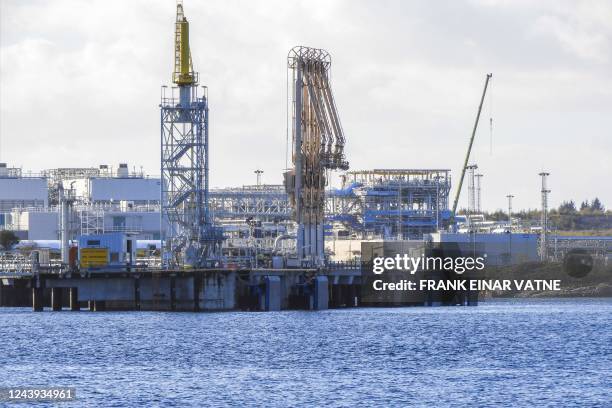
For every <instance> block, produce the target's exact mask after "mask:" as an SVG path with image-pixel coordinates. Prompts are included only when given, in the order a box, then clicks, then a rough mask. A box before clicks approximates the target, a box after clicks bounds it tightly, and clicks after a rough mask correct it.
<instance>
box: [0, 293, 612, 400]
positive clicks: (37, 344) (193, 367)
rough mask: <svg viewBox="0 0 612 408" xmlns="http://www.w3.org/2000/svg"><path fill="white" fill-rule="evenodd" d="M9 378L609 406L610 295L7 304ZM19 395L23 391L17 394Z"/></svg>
mask: <svg viewBox="0 0 612 408" xmlns="http://www.w3.org/2000/svg"><path fill="white" fill-rule="evenodd" d="M0 341H1V342H2V353H1V354H0V376H1V377H0V378H1V379H0V383H1V385H2V386H43V385H47V386H73V387H76V389H77V396H78V401H76V402H73V403H62V404H61V406H105V407H112V406H116V407H124V406H140V405H142V406H180V407H183V406H221V405H239V406H244V405H248V406H252V405H258V406H262V405H265V406H300V407H304V406H323V405H324V406H327V407H333V406H412V405H416V406H436V407H438V406H449V405H454V406H479V407H481V406H497V405H502V406H533V405H537V406H564V407H569V406H612V299H579V300H576V299H571V300H569V299H568V300H559V299H552V300H551V299H548V300H497V301H489V302H486V303H481V305H480V306H478V307H446V308H397V309H352V310H330V311H325V312H280V313H252V312H250V313H238V312H236V313H147V312H117V313H115V312H99V313H92V312H85V311H83V312H68V311H65V312H61V313H58V312H44V313H33V312H31V311H30V310H29V309H21V308H20V309H10V308H4V309H0ZM11 406H17V405H11Z"/></svg>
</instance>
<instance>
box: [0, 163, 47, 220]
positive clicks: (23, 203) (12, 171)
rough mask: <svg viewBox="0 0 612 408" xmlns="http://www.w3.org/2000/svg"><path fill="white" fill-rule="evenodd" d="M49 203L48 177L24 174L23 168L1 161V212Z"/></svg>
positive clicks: (42, 205)
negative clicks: (7, 164) (8, 165)
mask: <svg viewBox="0 0 612 408" xmlns="http://www.w3.org/2000/svg"><path fill="white" fill-rule="evenodd" d="M48 204H49V188H48V186H47V179H46V178H44V177H36V176H29V175H28V176H23V175H22V172H21V169H19V168H9V167H7V166H6V163H0V212H8V211H10V210H12V209H13V208H23V207H46V206H47V205H48Z"/></svg>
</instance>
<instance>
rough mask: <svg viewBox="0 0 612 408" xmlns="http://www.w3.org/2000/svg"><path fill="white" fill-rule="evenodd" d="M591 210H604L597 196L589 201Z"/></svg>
mask: <svg viewBox="0 0 612 408" xmlns="http://www.w3.org/2000/svg"><path fill="white" fill-rule="evenodd" d="M591 210H593V211H594V212H603V211H604V206H603V204H602V203H601V201H599V198H597V197H595V198H594V199H593V201H591Z"/></svg>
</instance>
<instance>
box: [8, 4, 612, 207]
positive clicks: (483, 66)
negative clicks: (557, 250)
mask: <svg viewBox="0 0 612 408" xmlns="http://www.w3.org/2000/svg"><path fill="white" fill-rule="evenodd" d="M173 4H174V3H173V2H171V1H161V0H159V1H145V0H138V1H130V2H125V1H118V0H116V1H102V0H95V1H87V2H85V1H69V0H55V1H2V2H0V17H1V33H0V34H1V38H0V57H1V58H0V60H1V61H0V68H1V74H0V156H1V159H2V161H8V162H9V163H11V164H16V165H23V166H24V167H25V168H27V169H34V170H36V169H41V168H51V167H61V166H95V165H97V164H99V163H102V162H104V163H113V164H116V163H118V162H119V161H128V162H129V163H130V164H131V165H136V166H138V165H140V164H142V165H144V167H145V169H146V170H147V171H149V172H151V173H154V174H156V173H158V172H159V123H158V120H159V113H158V107H157V105H158V103H159V92H160V88H159V87H160V85H162V84H163V83H168V82H169V80H170V74H171V70H172V40H173V28H174V27H173V22H174V5H173ZM185 10H186V14H187V17H188V18H189V21H190V22H191V42H192V53H193V58H194V65H195V68H196V70H198V71H199V72H200V75H201V79H202V82H203V83H204V84H206V85H208V86H209V92H210V105H211V151H210V155H211V178H212V180H211V184H212V185H214V186H224V185H239V184H246V183H252V182H254V180H255V176H254V175H253V170H254V169H255V168H262V169H263V170H265V174H264V180H265V181H266V182H280V180H281V171H282V168H283V167H284V166H285V109H286V106H285V92H286V89H285V79H286V77H285V76H286V61H285V59H286V55H287V51H288V50H289V48H291V47H292V46H293V45H297V44H305V45H311V46H316V47H322V48H326V49H328V50H329V51H330V52H331V53H332V57H333V68H332V78H333V86H334V91H335V95H336V100H337V103H338V105H339V110H340V114H341V116H342V122H343V127H344V129H345V132H346V135H347V152H348V155H349V160H350V162H351V164H352V166H353V168H355V169H363V168H374V167H376V168H383V167H395V168H398V167H411V168H417V167H437V168H440V167H442V168H451V169H452V170H453V174H454V177H455V180H457V179H458V172H459V168H460V166H461V164H462V159H463V155H464V152H465V149H466V146H467V140H468V137H469V134H470V131H471V128H472V124H473V120H474V115H475V112H476V107H477V103H478V100H479V97H480V93H481V89H482V85H483V81H484V75H485V73H486V72H490V71H491V72H493V73H494V82H493V88H492V98H493V104H492V108H493V112H492V113H493V117H494V123H495V126H494V134H493V138H494V141H493V143H494V146H493V153H494V154H493V155H492V156H491V155H489V132H488V123H487V121H488V118H489V102H488V101H487V106H486V107H485V110H484V113H483V122H482V123H481V128H480V130H479V132H478V136H477V140H476V145H475V149H474V156H473V161H475V162H478V164H479V165H480V169H481V171H482V172H483V173H484V174H485V179H484V180H483V181H484V183H485V184H484V187H483V192H484V194H485V197H486V199H483V201H485V204H486V206H487V207H488V208H492V209H494V208H498V207H504V206H505V198H504V196H505V195H506V194H507V193H508V192H513V193H514V194H515V195H516V196H517V198H516V199H515V200H516V206H524V207H536V206H537V205H538V203H539V194H538V183H539V179H538V177H537V173H538V172H539V171H540V170H541V169H542V168H546V169H548V170H549V171H550V172H551V173H552V175H551V179H550V184H551V188H552V190H553V204H555V202H558V201H561V200H563V199H569V198H573V199H575V200H578V201H580V200H583V199H585V198H592V197H593V196H595V195H599V196H600V197H601V198H602V200H603V202H604V204H607V205H612V204H610V203H612V191H611V189H610V188H606V187H605V186H607V185H608V184H609V183H608V182H607V180H608V179H609V178H610V176H611V175H612V169H611V165H610V161H609V158H608V156H610V152H611V149H612V140H611V138H610V137H609V134H610V129H611V127H612V115H610V112H611V111H612V66H611V65H612V62H611V61H610V55H611V52H612V51H611V38H612V34H611V28H610V26H609V21H612V20H611V18H612V15H611V13H612V11H611V10H612V7H611V6H610V3H607V2H596V1H588V2H575V1H561V2H558V1H541V2H530V1H491V0H487V1H464V2H459V1H457V2H446V3H437V2H436V3H431V2H425V1H424V2H403V1H399V0H398V1H392V0H384V1H379V2H376V3H373V2H368V1H348V0H345V1H322V0H321V1H295V2H288V1H280V0H278V1H267V0H256V1H253V0H249V1H247V0H232V1H225V0H211V1H207V2H198V1H192V0H185Z"/></svg>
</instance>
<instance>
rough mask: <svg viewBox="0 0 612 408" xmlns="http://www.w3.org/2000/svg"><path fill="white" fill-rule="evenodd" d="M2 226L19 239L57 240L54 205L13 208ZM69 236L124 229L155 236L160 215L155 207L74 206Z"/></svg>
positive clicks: (135, 233)
mask: <svg viewBox="0 0 612 408" xmlns="http://www.w3.org/2000/svg"><path fill="white" fill-rule="evenodd" d="M5 217H6V219H5V225H4V228H5V229H8V230H11V231H14V232H15V233H16V234H17V236H19V238H20V239H27V240H35V241H37V240H56V239H59V212H58V211H57V207H49V208H23V209H14V210H13V211H12V212H10V213H8V214H6V215H5ZM69 228H70V234H69V235H70V236H72V237H76V236H78V235H81V234H94V233H98V234H101V233H110V232H125V233H129V234H131V235H133V236H134V237H135V238H137V239H152V240H154V239H159V236H160V233H159V230H160V216H159V210H158V209H156V208H152V207H149V208H138V207H135V208H131V207H124V208H121V206H120V205H115V206H112V207H111V206H106V207H100V206H89V205H77V206H75V207H74V208H73V211H72V212H71V217H70V223H69Z"/></svg>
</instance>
